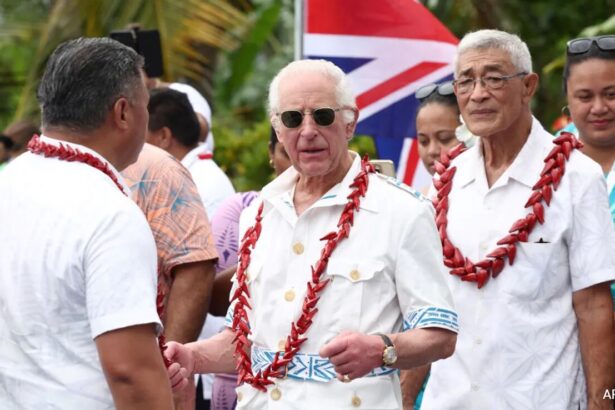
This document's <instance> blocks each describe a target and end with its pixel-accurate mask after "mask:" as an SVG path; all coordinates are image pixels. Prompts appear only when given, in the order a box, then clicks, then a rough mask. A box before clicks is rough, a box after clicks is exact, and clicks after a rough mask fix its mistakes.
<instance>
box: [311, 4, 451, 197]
mask: <svg viewBox="0 0 615 410" xmlns="http://www.w3.org/2000/svg"><path fill="white" fill-rule="evenodd" d="M303 6H304V9H303V22H302V24H303V31H302V36H301V37H300V39H301V44H300V45H299V46H300V47H299V49H301V50H302V57H304V58H323V59H326V60H329V61H331V62H333V63H334V64H336V65H337V66H339V67H340V68H341V69H342V70H344V72H346V73H347V74H348V77H349V80H350V82H351V84H352V85H353V88H354V91H355V93H356V95H357V104H358V106H359V110H360V117H359V123H358V126H357V134H364V135H370V136H372V137H373V138H374V141H375V144H376V149H377V151H378V156H379V157H380V158H384V159H391V160H393V162H395V164H396V168H397V177H398V178H399V179H400V180H402V181H404V182H405V183H407V184H410V185H414V186H417V187H419V188H420V187H421V186H422V185H426V184H427V183H428V181H429V178H430V176H429V174H428V173H427V171H426V170H425V168H424V167H423V166H422V165H419V162H420V161H419V157H418V151H417V143H416V131H415V112H416V108H417V106H418V101H417V100H416V98H415V97H414V93H415V91H416V90H417V89H419V88H420V87H422V86H423V85H426V84H429V83H434V82H438V83H439V82H443V81H446V80H449V79H451V78H452V73H453V59H454V55H455V50H456V46H457V43H458V40H457V38H456V37H455V36H454V35H453V34H451V32H450V31H449V30H448V29H447V28H446V27H445V26H444V25H443V24H442V23H441V22H440V21H439V20H438V19H437V18H435V17H434V16H433V15H432V14H431V13H430V12H429V11H428V10H427V9H426V8H425V7H424V6H423V5H421V4H420V3H418V2H415V1H412V0H378V1H375V0H305V2H304V3H303Z"/></svg>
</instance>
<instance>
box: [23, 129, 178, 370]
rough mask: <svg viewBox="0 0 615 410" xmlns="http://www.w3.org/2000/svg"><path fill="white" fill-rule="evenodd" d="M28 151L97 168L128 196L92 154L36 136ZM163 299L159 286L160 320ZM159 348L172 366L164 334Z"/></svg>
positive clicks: (168, 364)
mask: <svg viewBox="0 0 615 410" xmlns="http://www.w3.org/2000/svg"><path fill="white" fill-rule="evenodd" d="M28 151H30V152H31V153H33V154H38V155H42V156H44V157H46V158H58V159H59V160H61V161H68V162H82V163H84V164H86V165H89V166H91V167H93V168H96V169H97V170H99V171H101V172H102V173H103V174H105V175H107V176H108V177H109V178H111V180H112V181H113V183H114V184H115V186H117V187H118V189H119V190H120V191H121V192H122V193H123V194H124V195H126V194H125V192H124V189H123V188H122V185H121V184H120V182H119V181H118V180H117V178H116V177H115V175H114V174H113V172H112V171H111V169H110V168H109V166H108V165H107V164H106V163H105V162H103V161H101V160H100V159H98V158H96V157H95V156H94V155H92V154H90V153H86V152H81V151H79V150H78V149H76V148H73V147H71V146H70V145H64V144H62V143H60V144H59V146H56V145H52V144H47V143H45V142H43V141H41V139H40V137H39V136H38V135H36V134H35V135H33V136H32V139H31V140H30V142H29V143H28ZM163 299H164V294H163V293H162V289H161V287H160V285H158V289H157V294H156V310H157V312H158V316H159V317H160V318H162V315H163V313H164V305H163ZM158 347H159V348H160V353H161V354H162V359H163V360H164V364H165V366H166V367H169V366H170V365H171V362H170V361H169V360H168V359H167V358H166V357H165V355H164V351H165V350H166V349H167V347H166V341H165V337H164V334H160V336H158Z"/></svg>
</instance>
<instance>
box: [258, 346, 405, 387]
mask: <svg viewBox="0 0 615 410" xmlns="http://www.w3.org/2000/svg"><path fill="white" fill-rule="evenodd" d="M276 353H277V352H274V351H271V350H266V349H263V348H261V347H258V346H254V345H253V346H252V370H253V371H254V373H257V372H259V371H262V370H264V369H265V367H267V366H268V365H269V364H270V363H271V362H272V361H273V358H274V357H275V354H276ZM397 371H398V370H397V369H391V368H389V367H377V368H375V369H374V370H372V371H371V372H369V373H368V374H366V375H365V376H364V377H374V376H385V375H388V374H391V373H396V372H397ZM287 377H288V378H290V379H296V380H311V381H315V382H328V381H331V380H333V379H335V378H336V373H335V367H334V366H333V363H331V362H330V361H329V359H323V358H322V357H320V356H319V355H317V354H305V353H300V352H299V353H297V354H296V355H295V357H293V360H292V361H291V362H290V363H289V364H288V373H287Z"/></svg>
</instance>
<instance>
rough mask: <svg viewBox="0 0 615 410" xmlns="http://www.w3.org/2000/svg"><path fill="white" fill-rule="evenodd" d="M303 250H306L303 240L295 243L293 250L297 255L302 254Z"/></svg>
mask: <svg viewBox="0 0 615 410" xmlns="http://www.w3.org/2000/svg"><path fill="white" fill-rule="evenodd" d="M303 251H304V248H303V244H302V243H301V242H297V243H296V244H294V245H293V252H295V254H296V255H301V254H302V253H303Z"/></svg>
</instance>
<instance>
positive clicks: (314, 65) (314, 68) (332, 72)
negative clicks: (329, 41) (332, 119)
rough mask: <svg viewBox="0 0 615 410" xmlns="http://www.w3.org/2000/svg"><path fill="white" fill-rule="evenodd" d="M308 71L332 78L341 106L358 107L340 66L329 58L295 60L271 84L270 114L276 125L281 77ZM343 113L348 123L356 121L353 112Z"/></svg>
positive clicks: (297, 75) (346, 111) (337, 99)
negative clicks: (328, 59)
mask: <svg viewBox="0 0 615 410" xmlns="http://www.w3.org/2000/svg"><path fill="white" fill-rule="evenodd" d="M306 73H320V74H323V75H325V76H327V77H329V78H331V79H332V80H333V83H334V84H335V98H336V103H337V104H338V105H339V106H340V107H348V108H353V109H356V108H357V103H356V100H355V96H354V92H353V90H352V87H351V86H350V83H349V82H348V79H347V77H346V74H344V72H343V71H342V70H341V69H340V68H339V67H338V66H336V65H335V64H333V63H332V62H330V61H327V60H298V61H293V62H291V63H289V64H287V65H286V67H284V68H282V70H280V72H279V73H278V74H277V75H276V76H275V77H274V78H273V80H272V81H271V84H270V85H269V115H270V116H271V117H272V118H273V122H274V123H273V125H274V126H276V125H277V122H278V118H277V116H276V114H277V113H278V112H279V110H280V79H281V78H282V77H287V76H290V75H294V76H296V77H300V76H301V74H306ZM298 81H300V78H298ZM314 108H318V107H314ZM342 113H343V114H342V115H343V117H342V118H343V119H344V122H345V123H346V124H349V123H351V122H353V121H354V119H355V116H354V113H353V112H351V111H348V110H345V111H342Z"/></svg>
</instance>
